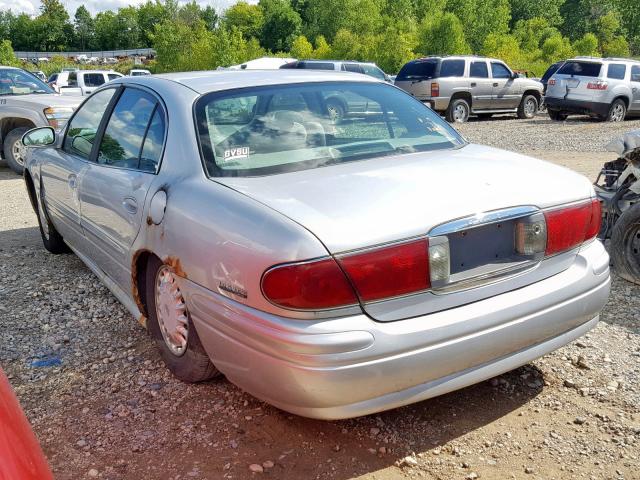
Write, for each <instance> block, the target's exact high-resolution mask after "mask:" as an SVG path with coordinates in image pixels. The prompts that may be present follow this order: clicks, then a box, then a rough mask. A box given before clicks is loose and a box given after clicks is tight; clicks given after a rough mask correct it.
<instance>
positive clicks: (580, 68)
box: [558, 62, 602, 77]
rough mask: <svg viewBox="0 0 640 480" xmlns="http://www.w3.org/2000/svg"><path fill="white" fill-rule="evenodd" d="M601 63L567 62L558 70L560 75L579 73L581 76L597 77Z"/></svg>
mask: <svg viewBox="0 0 640 480" xmlns="http://www.w3.org/2000/svg"><path fill="white" fill-rule="evenodd" d="M601 67H602V64H601V63H594V62H567V63H565V64H564V65H563V66H562V67H560V70H558V74H560V75H579V76H581V77H598V76H600V68H601Z"/></svg>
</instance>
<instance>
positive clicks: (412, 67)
mask: <svg viewBox="0 0 640 480" xmlns="http://www.w3.org/2000/svg"><path fill="white" fill-rule="evenodd" d="M437 66H438V60H436V59H433V60H426V61H423V60H420V61H415V62H409V63H407V64H406V65H405V66H404V67H402V69H401V70H400V72H399V73H398V76H397V78H396V80H423V79H425V78H433V77H434V76H435V74H436V67H437Z"/></svg>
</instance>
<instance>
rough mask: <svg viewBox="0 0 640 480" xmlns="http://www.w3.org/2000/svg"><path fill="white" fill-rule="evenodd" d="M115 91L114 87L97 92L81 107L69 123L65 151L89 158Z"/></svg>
mask: <svg viewBox="0 0 640 480" xmlns="http://www.w3.org/2000/svg"><path fill="white" fill-rule="evenodd" d="M114 93H115V89H113V88H109V89H107V90H102V91H101V92H97V93H95V94H94V95H93V96H92V97H91V98H89V99H88V100H87V101H86V102H85V103H84V104H83V105H82V106H81V107H80V109H79V110H78V112H77V113H76V114H75V115H74V116H73V118H72V119H71V122H70V123H69V128H68V130H67V135H66V136H65V138H64V146H63V149H64V151H65V152H68V153H72V154H73V155H77V156H79V157H82V158H84V159H85V160H88V159H89V157H90V156H91V149H92V148H93V142H94V140H95V138H96V133H97V132H98V127H99V126H100V121H101V120H102V116H103V115H104V112H105V110H106V109H107V106H108V105H109V102H110V101H111V97H113V94H114Z"/></svg>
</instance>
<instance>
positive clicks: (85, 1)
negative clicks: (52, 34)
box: [0, 0, 255, 19]
mask: <svg viewBox="0 0 640 480" xmlns="http://www.w3.org/2000/svg"><path fill="white" fill-rule="evenodd" d="M196 1H197V2H198V3H199V4H200V5H213V7H215V9H216V10H218V11H219V10H221V9H224V8H225V7H227V6H229V5H232V4H234V3H235V2H236V0H196ZM144 2H146V0H62V4H63V5H64V6H65V7H67V11H68V12H69V16H70V17H71V18H72V19H73V14H74V13H75V11H76V8H78V7H79V6H80V5H84V6H85V7H87V8H88V9H89V11H90V12H91V13H92V14H96V13H97V12H101V11H103V10H117V9H118V8H121V7H126V6H128V5H138V4H140V3H144ZM181 3H183V2H181ZM249 3H255V2H251V1H250V2H249ZM9 9H11V10H12V11H13V12H25V13H28V14H30V15H34V14H37V13H38V11H39V10H40V0H0V10H9Z"/></svg>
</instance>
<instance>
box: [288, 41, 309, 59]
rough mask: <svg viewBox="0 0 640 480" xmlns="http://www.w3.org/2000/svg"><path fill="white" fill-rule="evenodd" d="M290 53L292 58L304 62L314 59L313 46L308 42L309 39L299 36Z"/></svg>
mask: <svg viewBox="0 0 640 480" xmlns="http://www.w3.org/2000/svg"><path fill="white" fill-rule="evenodd" d="M289 53H290V54H291V56H292V57H295V58H299V59H302V60H305V59H309V58H313V45H311V43H310V42H309V40H307V37H305V36H304V35H299V36H298V37H296V39H295V40H294V41H293V43H292V44H291V50H290V51H289Z"/></svg>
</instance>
